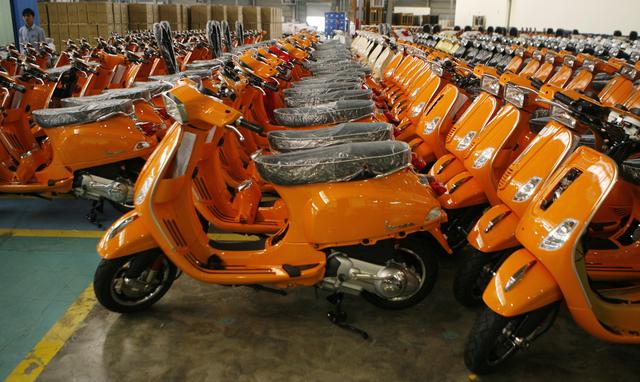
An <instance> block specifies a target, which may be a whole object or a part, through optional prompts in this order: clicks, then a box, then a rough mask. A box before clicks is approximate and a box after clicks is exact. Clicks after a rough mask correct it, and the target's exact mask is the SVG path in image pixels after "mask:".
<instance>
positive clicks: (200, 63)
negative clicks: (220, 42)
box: [185, 58, 222, 70]
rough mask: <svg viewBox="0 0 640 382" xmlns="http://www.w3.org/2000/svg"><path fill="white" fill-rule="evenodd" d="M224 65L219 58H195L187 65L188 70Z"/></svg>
mask: <svg viewBox="0 0 640 382" xmlns="http://www.w3.org/2000/svg"><path fill="white" fill-rule="evenodd" d="M220 66H222V61H221V60H220V59H218V58H216V59H213V60H195V61H193V62H192V63H190V64H187V65H186V66H185V67H186V68H187V70H198V69H215V68H218V67H220Z"/></svg>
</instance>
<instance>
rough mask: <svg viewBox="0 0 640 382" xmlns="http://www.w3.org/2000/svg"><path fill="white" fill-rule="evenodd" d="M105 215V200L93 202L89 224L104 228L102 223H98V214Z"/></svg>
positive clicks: (89, 214) (88, 216)
mask: <svg viewBox="0 0 640 382" xmlns="http://www.w3.org/2000/svg"><path fill="white" fill-rule="evenodd" d="M99 213H100V214H102V213H104V200H94V201H92V202H91V210H89V213H88V214H87V220H89V223H91V224H95V225H97V226H98V228H102V223H99V222H98V214H99Z"/></svg>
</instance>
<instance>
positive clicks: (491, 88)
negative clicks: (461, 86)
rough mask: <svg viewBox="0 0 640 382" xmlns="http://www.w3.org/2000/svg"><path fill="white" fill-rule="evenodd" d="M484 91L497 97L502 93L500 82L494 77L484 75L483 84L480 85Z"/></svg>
mask: <svg viewBox="0 0 640 382" xmlns="http://www.w3.org/2000/svg"><path fill="white" fill-rule="evenodd" d="M480 86H481V87H482V90H484V91H486V92H487V93H490V94H493V95H494V96H497V95H498V94H499V93H500V80H498V79H497V78H496V77H494V76H490V75H486V74H485V75H484V76H482V82H481V83H480Z"/></svg>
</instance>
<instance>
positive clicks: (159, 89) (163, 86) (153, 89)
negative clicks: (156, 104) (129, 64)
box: [133, 81, 173, 97]
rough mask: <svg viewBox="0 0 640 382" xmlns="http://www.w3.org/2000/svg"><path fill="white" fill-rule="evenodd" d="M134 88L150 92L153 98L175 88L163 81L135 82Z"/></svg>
mask: <svg viewBox="0 0 640 382" xmlns="http://www.w3.org/2000/svg"><path fill="white" fill-rule="evenodd" d="M133 87H134V88H143V89H146V90H148V91H149V93H150V94H151V97H155V96H157V95H160V94H161V93H164V92H166V91H167V90H171V88H173V86H172V85H171V84H169V83H166V82H163V81H148V82H134V83H133Z"/></svg>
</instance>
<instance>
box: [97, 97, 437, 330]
mask: <svg viewBox="0 0 640 382" xmlns="http://www.w3.org/2000/svg"><path fill="white" fill-rule="evenodd" d="M166 103H167V105H166V106H167V110H169V111H170V113H171V114H172V116H173V117H174V118H175V119H176V121H178V123H176V124H175V125H174V126H173V127H172V128H171V130H170V131H169V133H168V134H167V136H166V137H165V139H164V140H163V141H162V142H161V143H160V145H159V147H158V150H157V151H156V152H155V153H154V154H153V155H152V156H151V158H150V159H149V161H148V162H147V164H146V166H145V168H144V169H143V171H142V173H141V176H140V180H139V182H138V183H137V186H136V196H135V210H134V211H132V212H130V213H128V214H126V215H125V216H124V217H123V218H121V219H119V220H118V221H117V222H115V223H114V225H113V226H112V227H111V228H110V229H109V230H108V231H107V232H106V234H105V236H104V237H103V239H102V240H101V241H100V243H99V244H98V252H99V254H100V255H101V256H102V257H103V260H102V261H101V263H100V265H99V266H98V269H97V270H96V273H95V277H94V290H95V293H96V297H97V298H98V301H100V303H101V304H102V305H103V306H104V307H106V308H108V309H110V310H112V311H115V312H121V313H130V312H135V311H140V310H143V309H146V308H148V307H149V306H151V305H152V304H154V303H155V302H157V301H158V300H159V299H160V298H161V297H162V296H163V295H164V294H165V293H166V291H167V290H168V289H169V288H170V286H171V284H172V283H173V281H174V279H175V275H176V271H177V269H180V270H181V271H182V272H184V273H185V274H187V275H189V276H190V277H193V278H195V279H196V280H200V281H202V282H206V283H212V284H221V285H249V286H255V285H258V286H259V288H260V289H263V290H264V289H268V290H273V289H272V288H277V289H286V288H292V287H296V286H314V285H317V286H320V287H323V288H326V289H328V290H331V291H334V292H340V293H341V292H351V293H355V294H361V295H362V296H363V297H364V298H365V299H367V300H368V301H369V302H371V303H373V304H375V305H377V306H380V307H382V308H387V309H400V308H407V307H410V306H413V305H415V304H416V303H418V302H419V301H421V300H422V299H423V298H424V297H425V296H426V295H427V294H428V293H429V291H430V290H431V288H432V287H433V282H434V281H435V277H436V273H435V272H436V269H437V260H436V258H435V257H434V256H433V254H432V253H431V252H430V251H429V250H427V248H426V247H425V246H423V245H416V243H415V242H414V240H415V237H416V235H418V234H419V233H421V232H422V233H427V234H430V235H431V236H432V237H433V238H434V239H435V241H436V242H438V243H441V244H442V245H444V246H445V248H446V243H445V241H444V237H443V236H442V234H441V233H440V232H439V229H438V227H439V224H440V222H441V221H442V220H444V219H446V217H445V215H443V214H442V213H441V210H440V209H439V207H438V205H437V203H436V201H435V198H434V195H433V193H432V191H431V190H430V188H429V187H428V186H427V185H424V184H422V183H421V182H420V177H419V176H418V175H417V174H415V173H414V172H413V171H412V170H411V169H409V168H408V167H407V166H408V164H409V159H410V151H409V148H408V146H406V144H404V143H401V142H375V143H361V144H351V145H347V146H346V147H345V146H333V147H331V148H329V149H319V150H313V153H312V152H310V151H307V152H304V153H302V154H299V153H296V154H283V155H271V156H263V157H259V158H257V159H256V161H257V162H258V166H259V169H260V174H261V175H262V176H263V177H264V178H265V180H267V181H270V182H271V183H273V184H274V187H275V188H276V191H277V192H278V194H279V195H281V197H282V198H283V200H284V201H285V204H286V205H287V209H288V211H289V220H288V222H287V225H286V226H285V227H283V228H282V229H281V230H280V231H279V232H278V233H276V234H275V235H273V236H271V237H269V238H267V239H265V240H261V241H257V242H249V243H247V242H242V243H238V242H220V241H210V240H209V238H208V236H207V235H206V233H205V232H204V231H203V230H202V228H201V226H200V224H199V219H198V216H197V214H196V212H195V208H194V200H193V196H194V195H193V191H192V190H193V187H195V186H196V185H195V184H194V179H193V178H192V174H193V173H194V172H195V171H196V168H197V167H198V165H199V163H200V159H201V158H202V155H203V154H204V152H203V150H204V149H205V147H206V144H207V140H208V139H209V138H208V137H213V135H215V133H216V131H217V130H219V129H223V128H224V126H227V125H233V124H235V126H238V127H242V126H244V127H246V128H253V126H252V125H246V124H245V123H244V122H243V120H242V119H241V118H240V113H239V112H238V111H236V110H233V109H231V108H230V107H228V106H225V105H224V104H222V103H220V102H217V101H215V100H213V99H211V98H209V97H206V96H204V95H202V94H200V93H198V92H197V91H196V90H195V89H194V88H192V87H190V86H180V87H177V88H175V89H173V90H171V91H170V92H168V93H167V94H166ZM347 147H348V148H347ZM345 150H352V151H351V152H352V154H346V152H347V151H345ZM338 153H343V154H346V155H347V156H348V157H349V158H350V159H351V160H350V161H347V162H342V163H337V162H336V161H335V158H338V157H339V156H338ZM357 153H359V154H357ZM374 157H379V158H384V159H382V160H375V159H374ZM303 158H306V159H304V160H303V161H302V162H301V161H300V160H302V159H303ZM356 158H360V159H356ZM354 160H355V161H354ZM329 162H331V163H333V164H331V165H329V166H331V167H332V168H335V169H339V170H338V173H334V174H330V173H329V172H327V171H325V170H326V169H327V168H326V167H325V166H326V165H328V164H329ZM365 162H366V163H368V165H367V168H368V169H369V170H368V171H367V172H363V171H362V165H363V164H364V163H365ZM295 163H301V164H302V167H296V165H295ZM282 168H288V170H286V171H285V172H281V171H280V170H279V169H282ZM294 173H297V175H296V176H293V174H294ZM374 174H377V176H375V175H374ZM202 175H203V176H208V175H211V174H202ZM372 175H373V177H372ZM354 176H355V177H354ZM347 180H350V181H347ZM354 194H358V195H361V196H360V197H359V199H358V203H356V204H354V203H351V202H350V201H353V200H354V199H353V195H354ZM397 200H403V201H404V202H403V203H397ZM345 203H346V204H345ZM337 205H341V206H343V207H341V208H335V206H337ZM345 205H348V206H349V207H348V208H344V206H345ZM373 206H376V207H375V208H373ZM338 300H341V299H338ZM337 323H338V324H341V325H344V322H342V321H341V320H338V322H337Z"/></svg>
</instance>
